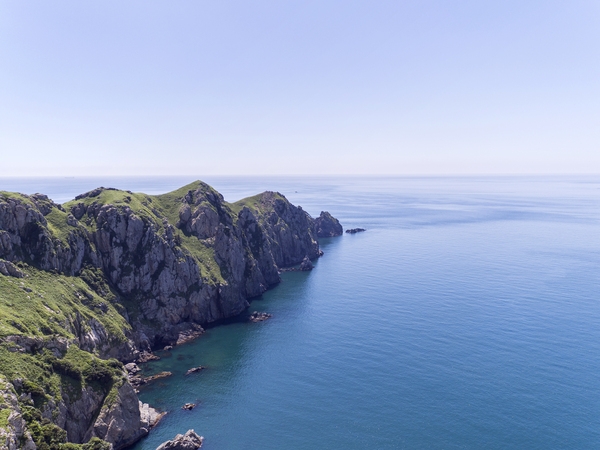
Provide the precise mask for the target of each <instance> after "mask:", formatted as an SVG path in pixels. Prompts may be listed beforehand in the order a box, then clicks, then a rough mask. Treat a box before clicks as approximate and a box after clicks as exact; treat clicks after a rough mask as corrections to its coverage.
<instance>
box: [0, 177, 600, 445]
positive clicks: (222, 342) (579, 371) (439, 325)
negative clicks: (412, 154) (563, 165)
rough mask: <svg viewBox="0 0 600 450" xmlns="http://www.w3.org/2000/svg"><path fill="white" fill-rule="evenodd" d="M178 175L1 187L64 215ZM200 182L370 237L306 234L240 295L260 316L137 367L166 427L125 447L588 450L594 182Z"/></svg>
mask: <svg viewBox="0 0 600 450" xmlns="http://www.w3.org/2000/svg"><path fill="white" fill-rule="evenodd" d="M190 181H192V180H190V179H183V178H179V179H178V178H153V179H151V178H147V179H143V178H134V179H104V180H99V179H98V180H90V179H47V180H42V179H36V180H23V179H21V180H19V179H13V180H10V179H0V189H4V190H19V191H23V192H25V193H33V192H35V191H42V192H44V193H47V194H49V195H50V197H52V198H53V199H54V200H55V201H59V202H63V201H66V200H68V199H71V198H73V197H74V195H76V194H78V193H81V192H84V191H86V190H89V189H91V188H94V187H96V186H98V185H104V186H108V185H111V186H114V187H119V188H122V189H130V190H134V191H145V192H148V193H161V192H166V191H169V190H172V189H174V188H176V187H179V186H181V185H183V184H186V183H187V182H190ZM204 181H207V182H209V183H210V184H212V185H213V186H214V187H215V188H216V189H217V190H219V191H220V192H222V193H223V194H224V196H225V198H226V199H227V200H231V201H233V200H237V199H239V198H242V197H244V196H247V195H251V194H255V193H257V192H260V191H263V190H266V189H269V190H278V191H280V192H282V193H283V194H285V195H286V196H287V197H288V198H289V199H290V200H291V201H292V202H293V203H295V204H299V205H302V206H303V208H304V209H305V210H307V211H308V212H309V213H311V214H312V215H318V213H319V212H320V211H321V210H322V209H324V210H329V211H330V212H331V213H332V214H333V215H334V216H336V217H338V218H339V219H340V220H341V222H342V223H343V225H344V227H345V228H349V227H355V226H360V227H364V228H367V229H368V231H367V232H366V233H362V234H357V235H344V236H342V237H339V238H333V239H328V240H323V242H322V246H323V249H324V251H325V255H324V256H323V257H322V258H321V259H320V260H319V261H318V262H317V263H316V266H315V270H313V271H312V272H310V273H286V274H284V277H283V282H282V283H281V284H280V285H279V286H277V287H276V288H275V289H273V290H271V291H269V292H268V293H266V294H265V295H264V296H263V297H262V298H260V299H257V300H255V301H254V302H253V304H252V305H251V309H253V310H260V311H267V312H270V313H272V314H273V317H272V318H271V319H270V320H268V321H266V322H263V323H258V324H252V323H245V322H242V321H239V322H234V323H231V324H228V325H223V326H218V327H214V328H211V329H209V330H208V331H207V333H206V334H205V335H204V336H203V337H201V338H200V339H198V340H197V341H195V342H193V343H191V344H188V345H184V346H181V347H177V348H175V349H174V350H173V351H172V352H170V353H163V354H162V359H161V360H160V361H157V362H155V363H152V364H150V365H147V366H146V368H145V370H146V373H148V374H149V373H153V372H157V371H161V370H169V371H172V372H173V376H172V377H170V378H168V379H165V380H163V381H160V382H156V383H155V384H153V385H151V386H149V387H148V388H146V389H144V390H143V391H142V393H141V398H142V400H143V401H145V402H149V403H150V404H152V405H154V406H155V407H158V408H160V409H163V410H165V411H168V414H167V415H166V416H165V418H164V419H163V422H162V423H161V424H160V425H159V426H158V427H157V428H156V429H155V430H154V431H153V432H152V433H151V434H150V436H149V437H148V438H147V439H145V440H144V441H142V442H141V443H140V444H139V445H137V446H136V447H135V449H137V450H141V449H143V450H148V449H155V448H156V447H157V445H159V444H160V443H161V442H163V441H165V440H167V439H170V438H172V437H173V436H175V434H177V433H183V432H185V431H186V430H187V429H189V428H193V429H194V430H196V432H198V433H199V434H202V435H204V436H205V438H206V441H205V448H206V449H208V450H221V449H290V450H292V449H344V450H348V449H361V450H362V449H398V448H406V449H419V448H431V449H480V448H486V449H513V448H514V449H549V448H561V449H576V448H577V449H579V448H582V449H583V448H590V449H593V448H600V177H529V178H528V177H497V178H494V177H486V178H475V177H470V178H441V177H437V178H436V177H430V178H410V177H407V178H313V179H309V178H205V179H204ZM197 365H203V366H207V367H208V369H207V370H205V371H204V372H202V373H199V374H194V375H190V376H188V377H186V376H184V373H185V371H186V370H187V369H189V368H190V367H194V366H197ZM187 402H193V403H198V404H199V406H198V407H196V408H195V409H194V410H192V411H184V410H182V409H181V406H182V405H183V404H184V403H187Z"/></svg>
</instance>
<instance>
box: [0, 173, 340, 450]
mask: <svg viewBox="0 0 600 450" xmlns="http://www.w3.org/2000/svg"><path fill="white" fill-rule="evenodd" d="M342 231H343V230H342V227H341V225H340V224H339V222H338V221H337V220H336V219H335V218H333V217H332V216H331V215H330V214H329V213H326V212H322V213H321V215H320V216H319V217H317V218H316V219H313V218H312V217H311V216H310V215H308V214H307V213H306V212H305V211H303V210H302V208H300V207H296V206H294V205H292V204H291V203H289V202H288V201H287V199H286V198H285V197H284V196H283V195H281V194H279V193H276V192H265V193H263V194H259V195H257V196H254V197H250V198H248V199H243V200H241V201H239V202H236V203H227V202H225V201H224V200H223V197H222V196H221V195H220V194H219V193H218V192H216V191H215V190H214V189H212V188H211V187H210V186H208V185H206V184H204V183H202V182H194V183H192V184H190V185H188V186H184V187H183V188H181V189H179V190H177V191H174V192H171V193H168V194H164V195H159V196H150V195H146V194H135V193H132V192H129V191H120V190H116V189H105V188H98V189H95V190H93V191H90V192H88V193H85V194H82V195H80V196H77V197H76V199H75V200H73V201H71V202H68V203H65V204H64V205H58V204H55V203H54V202H53V201H52V200H50V199H49V198H48V197H47V196H45V195H42V194H35V195H31V196H28V195H24V194H17V193H8V192H0V309H1V310H2V312H4V313H5V314H4V315H2V316H0V317H1V318H0V329H1V330H3V331H2V333H1V334H0V377H3V379H4V381H3V382H4V383H5V384H6V386H7V388H6V389H8V391H7V392H14V395H16V398H17V401H16V403H15V404H14V405H13V406H9V409H10V410H11V411H12V413H11V414H13V413H14V414H13V415H11V417H13V416H14V417H15V419H14V420H13V421H12V422H10V423H9V424H8V425H2V424H1V423H0V447H2V446H3V445H4V446H5V447H6V448H8V449H10V450H13V449H16V448H19V447H16V446H15V445H17V444H16V443H17V442H25V441H27V442H29V444H27V445H28V446H29V447H23V448H27V449H28V450H33V449H35V448H38V447H39V446H40V445H42V444H43V443H44V442H48V439H54V438H51V437H50V436H59V437H58V438H57V439H58V441H56V442H57V443H56V444H52V445H51V446H50V447H48V448H50V449H53V448H57V449H58V448H59V446H60V443H61V442H62V443H66V442H70V443H73V445H75V447H72V448H77V445H79V444H83V443H85V442H88V441H90V439H96V440H97V441H98V442H104V443H105V444H106V445H107V446H108V447H106V448H113V449H114V450H118V449H122V448H125V447H127V446H129V445H131V444H132V443H134V442H135V441H137V440H139V439H140V438H141V437H143V436H144V435H145V434H147V433H148V431H149V430H150V428H152V426H155V425H156V423H157V422H158V420H160V417H161V413H158V412H156V411H154V410H153V409H152V408H150V407H149V406H148V405H143V404H141V403H140V402H139V400H138V399H137V394H136V390H137V388H139V386H141V385H143V384H146V383H148V382H152V381H153V380H154V379H158V378H160V377H166V376H168V372H165V373H162V374H158V375H155V376H153V377H142V376H141V375H140V374H139V373H138V372H139V367H137V365H136V363H143V362H147V361H150V360H153V359H157V357H156V356H155V355H154V354H153V353H152V352H153V350H155V349H162V348H168V347H169V346H174V345H181V344H184V343H186V342H189V341H191V340H193V339H196V338H198V337H199V336H201V335H202V333H204V329H203V325H205V324H210V323H212V322H216V321H219V320H222V319H225V318H228V317H233V316H235V315H238V314H239V313H241V312H242V311H244V310H246V309H247V308H248V306H249V300H250V299H252V298H253V297H256V296H259V295H260V294H262V293H263V292H264V291H265V290H267V289H268V288H270V287H272V286H274V285H276V284H277V283H279V281H280V277H279V273H280V271H283V270H286V269H287V268H290V267H294V266H296V265H299V269H300V270H310V269H312V262H311V260H314V259H315V258H318V257H319V256H320V255H321V254H322V251H321V250H320V248H319V244H318V241H317V238H319V237H332V236H339V235H341V234H342ZM34 311H35V313H34ZM261 314H266V316H265V315H258V316H256V321H261V320H264V319H265V318H268V317H267V316H270V315H268V314H267V313H261ZM24 316H25V317H30V320H29V321H28V322H27V323H23V322H22V321H21V319H20V317H24ZM32 320H33V321H32ZM35 360H39V362H40V363H39V364H37V365H35V364H34V361H35ZM28 361H32V362H31V363H29V362H28ZM23 364H34V365H32V366H31V368H30V369H28V370H26V371H24V370H23V369H20V368H21V367H24V366H23ZM132 364H133V365H132ZM27 367H29V366H27ZM19 380H21V381H19ZM52 380H54V381H52ZM57 385H58V386H64V387H61V388H59V389H58V390H57V389H56V388H55V387H53V386H57ZM73 389H75V390H73ZM7 395H9V394H7ZM11 395H12V394H11ZM23 411H27V414H25V413H24V412H23ZM82 411H85V413H82ZM57 412H58V413H57ZM42 418H44V420H45V421H47V422H44V423H46V425H43V426H41V425H39V424H41V423H42ZM53 442H54V441H53ZM19 445H20V444H19ZM44 445H46V444H44ZM44 445H42V447H43V448H46V447H44ZM102 445H104V444H102ZM98 448H100V447H98ZM102 448H104V447H102ZM169 448H170V447H169Z"/></svg>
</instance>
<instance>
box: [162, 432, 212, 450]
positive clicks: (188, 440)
mask: <svg viewBox="0 0 600 450" xmlns="http://www.w3.org/2000/svg"><path fill="white" fill-rule="evenodd" d="M203 441H204V438H203V437H202V436H198V435H197V434H196V433H195V432H194V430H188V431H187V433H185V434H178V435H177V436H175V438H174V439H172V440H170V441H167V442H164V443H163V444H161V445H159V446H158V447H157V448H156V450H197V449H199V448H200V447H202V442H203Z"/></svg>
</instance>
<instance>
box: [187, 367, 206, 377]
mask: <svg viewBox="0 0 600 450" xmlns="http://www.w3.org/2000/svg"><path fill="white" fill-rule="evenodd" d="M204 369H206V367H203V366H198V367H192V368H191V369H189V370H188V371H187V372H186V373H185V374H186V375H191V374H192V373H197V372H200V371H202V370H204Z"/></svg>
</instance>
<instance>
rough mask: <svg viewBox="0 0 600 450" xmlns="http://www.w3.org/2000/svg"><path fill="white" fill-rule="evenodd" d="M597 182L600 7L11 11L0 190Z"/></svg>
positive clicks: (347, 3)
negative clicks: (12, 185) (380, 177)
mask: <svg viewBox="0 0 600 450" xmlns="http://www.w3.org/2000/svg"><path fill="white" fill-rule="evenodd" d="M488 173H490V174H491V173H493V174H497V173H516V174H521V173H600V3H599V2H598V1H580V0H573V1H570V2H564V1H552V0H543V1H538V0H532V1H526V2H524V1H522V0H519V1H512V0H508V1H502V2H501V1H494V2H492V1H481V0H471V1H469V0H465V1H461V0H458V1H456V0H455V1H427V0H418V1H401V0H396V1H352V0H343V1H342V0H340V1H332V0H319V1H311V0H304V1H294V0H290V1H265V0H257V1H252V2H248V1H227V0H220V1H211V2H208V1H199V0H194V1H191V0H181V1H169V2H166V1H147V0H146V1H135V0H131V1H126V2H123V1H109V0H104V1H101V2H100V1H97V2H88V1H86V2H82V1H60V0H55V1H52V2H44V1H27V2H23V1H16V0H9V1H6V0H0V176H21V175H33V176H37V175H57V176H63V175H194V176H195V175H198V176H202V175H218V174H229V175H235V174H250V175H259V174H271V175H276V174H488Z"/></svg>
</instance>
